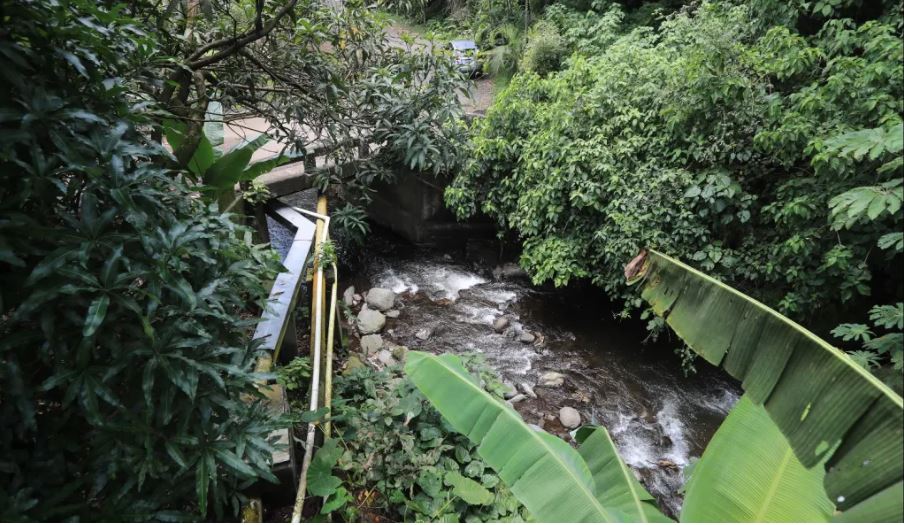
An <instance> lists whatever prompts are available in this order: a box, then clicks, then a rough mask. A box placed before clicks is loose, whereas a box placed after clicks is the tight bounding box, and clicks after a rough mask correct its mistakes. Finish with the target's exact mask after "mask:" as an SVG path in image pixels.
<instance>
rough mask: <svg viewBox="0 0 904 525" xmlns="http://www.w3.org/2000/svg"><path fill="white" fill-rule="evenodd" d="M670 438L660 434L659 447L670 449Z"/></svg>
mask: <svg viewBox="0 0 904 525" xmlns="http://www.w3.org/2000/svg"><path fill="white" fill-rule="evenodd" d="M672 444H673V443H672V438H670V437H669V436H667V435H665V434H662V435H661V436H659V446H660V447H662V448H670V447H671V446H672Z"/></svg>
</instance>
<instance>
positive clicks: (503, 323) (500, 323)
mask: <svg viewBox="0 0 904 525" xmlns="http://www.w3.org/2000/svg"><path fill="white" fill-rule="evenodd" d="M508 325H509V320H508V319H506V318H505V317H497V318H496V320H495V321H493V330H496V331H497V332H501V331H503V330H505V328H506V327H507V326H508Z"/></svg>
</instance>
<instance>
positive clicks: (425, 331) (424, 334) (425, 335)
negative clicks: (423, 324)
mask: <svg viewBox="0 0 904 525" xmlns="http://www.w3.org/2000/svg"><path fill="white" fill-rule="evenodd" d="M431 335H433V328H421V329H420V330H418V331H417V332H415V334H414V337H417V338H418V339H420V340H421V341H426V340H427V339H430V336H431Z"/></svg>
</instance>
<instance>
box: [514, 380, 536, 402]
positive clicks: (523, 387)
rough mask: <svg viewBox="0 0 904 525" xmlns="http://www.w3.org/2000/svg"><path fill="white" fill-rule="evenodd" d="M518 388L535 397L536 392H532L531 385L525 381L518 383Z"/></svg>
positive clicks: (528, 395) (530, 396)
mask: <svg viewBox="0 0 904 525" xmlns="http://www.w3.org/2000/svg"><path fill="white" fill-rule="evenodd" d="M518 390H520V391H522V392H524V394H525V395H526V396H527V397H529V398H531V399H537V393H536V392H534V389H533V387H532V386H530V385H529V384H527V383H518Z"/></svg>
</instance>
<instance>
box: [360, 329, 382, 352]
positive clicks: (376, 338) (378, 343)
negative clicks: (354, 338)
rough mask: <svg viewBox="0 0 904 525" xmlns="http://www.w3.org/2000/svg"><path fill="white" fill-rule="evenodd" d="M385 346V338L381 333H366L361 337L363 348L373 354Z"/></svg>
mask: <svg viewBox="0 0 904 525" xmlns="http://www.w3.org/2000/svg"><path fill="white" fill-rule="evenodd" d="M381 348H383V338H382V337H380V334H370V335H365V336H364V337H362V338H361V350H362V351H363V352H364V353H365V354H367V355H370V354H373V353H374V352H377V351H379V350H380V349H381Z"/></svg>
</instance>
